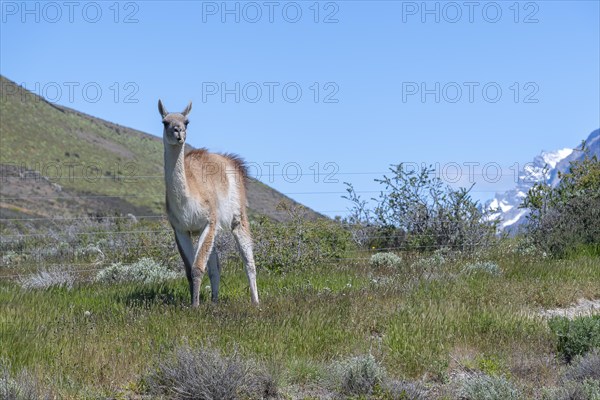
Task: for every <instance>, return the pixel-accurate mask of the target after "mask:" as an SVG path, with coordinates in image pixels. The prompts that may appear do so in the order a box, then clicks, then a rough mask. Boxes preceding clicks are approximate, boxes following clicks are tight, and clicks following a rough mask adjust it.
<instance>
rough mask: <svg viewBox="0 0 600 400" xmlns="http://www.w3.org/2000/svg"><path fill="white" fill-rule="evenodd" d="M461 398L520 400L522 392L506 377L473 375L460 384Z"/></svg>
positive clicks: (471, 399) (467, 399)
mask: <svg viewBox="0 0 600 400" xmlns="http://www.w3.org/2000/svg"><path fill="white" fill-rule="evenodd" d="M459 396H460V397H459V398H460V399H464V400H520V399H523V395H522V393H521V391H520V390H519V389H518V388H517V387H516V386H515V385H514V384H513V383H512V382H510V381H509V380H508V379H506V378H505V377H504V376H489V375H485V374H471V375H469V377H467V378H464V380H462V381H461V383H460V388H459Z"/></svg>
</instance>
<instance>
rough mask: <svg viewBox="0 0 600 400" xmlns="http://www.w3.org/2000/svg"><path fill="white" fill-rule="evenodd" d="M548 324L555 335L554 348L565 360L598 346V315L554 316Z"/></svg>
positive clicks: (599, 329) (599, 331)
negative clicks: (571, 317) (570, 317)
mask: <svg viewBox="0 0 600 400" xmlns="http://www.w3.org/2000/svg"><path fill="white" fill-rule="evenodd" d="M548 326H549V327H550V329H551V330H552V332H554V334H555V335H556V341H557V343H556V350H557V352H558V355H559V356H560V357H561V358H563V359H564V360H565V361H566V362H571V360H572V359H573V358H574V357H575V356H578V355H583V354H585V353H587V352H588V351H590V350H592V349H593V348H600V315H592V316H586V317H578V318H575V319H572V320H570V319H568V318H566V317H555V318H552V319H550V320H549V321H548Z"/></svg>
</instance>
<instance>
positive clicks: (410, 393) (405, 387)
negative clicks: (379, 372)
mask: <svg viewBox="0 0 600 400" xmlns="http://www.w3.org/2000/svg"><path fill="white" fill-rule="evenodd" d="M380 397H381V398H382V399H386V400H388V399H389V400H427V399H429V397H428V396H427V390H426V389H425V388H424V387H423V386H422V385H421V384H419V383H414V382H400V381H390V382H387V383H385V384H384V385H383V393H382V396H380Z"/></svg>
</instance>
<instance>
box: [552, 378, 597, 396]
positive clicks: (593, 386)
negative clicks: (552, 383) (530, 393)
mask: <svg viewBox="0 0 600 400" xmlns="http://www.w3.org/2000/svg"><path fill="white" fill-rule="evenodd" d="M542 398H543V399H544V400H600V382H598V381H594V380H585V381H583V382H574V381H570V382H565V383H563V384H562V385H561V386H560V387H559V388H556V389H554V390H549V391H546V392H545V393H544V394H543V397H542Z"/></svg>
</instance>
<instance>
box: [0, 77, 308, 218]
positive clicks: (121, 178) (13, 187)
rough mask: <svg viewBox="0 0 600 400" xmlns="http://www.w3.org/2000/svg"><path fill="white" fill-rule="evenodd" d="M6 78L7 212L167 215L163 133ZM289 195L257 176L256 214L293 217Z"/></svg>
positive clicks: (1, 139) (2, 99)
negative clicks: (54, 99) (98, 114)
mask: <svg viewBox="0 0 600 400" xmlns="http://www.w3.org/2000/svg"><path fill="white" fill-rule="evenodd" d="M0 83H1V95H0V167H1V170H0V172H1V175H0V178H1V180H2V189H1V192H0V194H1V197H0V218H20V217H42V218H45V217H55V216H60V217H72V216H82V215H107V214H110V215H114V214H127V213H132V214H134V215H162V214H163V213H164V211H163V210H164V182H163V149H162V146H163V144H162V140H161V139H160V138H158V137H156V136H152V135H149V134H147V133H144V132H141V131H138V130H135V129H131V128H127V127H124V126H121V125H117V124H114V123H111V122H108V121H104V120H102V119H99V118H95V117H92V116H90V115H86V114H83V113H81V112H78V111H76V110H73V109H70V108H67V107H62V106H58V105H55V104H52V103H49V102H47V101H46V100H44V99H43V98H41V97H39V96H37V95H35V94H33V93H31V92H28V91H26V90H24V89H23V88H21V87H20V86H18V85H16V84H15V83H14V82H12V81H10V80H9V79H7V78H5V77H3V76H0ZM281 201H288V202H290V203H296V202H294V201H293V200H291V199H290V198H288V197H286V196H285V195H283V194H282V193H280V192H278V191H276V190H274V189H272V188H270V187H269V186H267V185H265V184H263V183H261V182H258V181H256V180H252V179H250V180H249V182H248V202H249V208H250V214H251V215H255V216H256V215H266V216H268V217H271V218H274V219H277V220H280V219H285V214H284V213H282V212H280V211H278V210H277V205H278V204H279V203H280V202H281ZM319 216H320V215H319V214H317V213H315V212H313V211H310V212H309V217H311V218H316V217H319Z"/></svg>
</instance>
